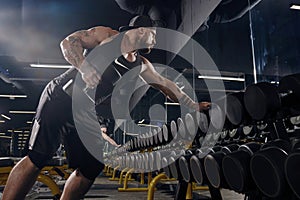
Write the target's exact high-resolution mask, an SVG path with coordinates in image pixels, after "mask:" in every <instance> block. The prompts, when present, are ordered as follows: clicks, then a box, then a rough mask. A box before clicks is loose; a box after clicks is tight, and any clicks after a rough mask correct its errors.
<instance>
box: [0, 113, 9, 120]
mask: <svg viewBox="0 0 300 200" xmlns="http://www.w3.org/2000/svg"><path fill="white" fill-rule="evenodd" d="M1 117H3V118H5V119H8V120H11V118H10V117H8V116H6V115H3V114H1Z"/></svg>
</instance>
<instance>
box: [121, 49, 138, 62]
mask: <svg viewBox="0 0 300 200" xmlns="http://www.w3.org/2000/svg"><path fill="white" fill-rule="evenodd" d="M122 55H123V57H124V58H125V59H126V60H127V61H128V62H134V61H136V52H135V51H134V52H130V53H125V54H122Z"/></svg>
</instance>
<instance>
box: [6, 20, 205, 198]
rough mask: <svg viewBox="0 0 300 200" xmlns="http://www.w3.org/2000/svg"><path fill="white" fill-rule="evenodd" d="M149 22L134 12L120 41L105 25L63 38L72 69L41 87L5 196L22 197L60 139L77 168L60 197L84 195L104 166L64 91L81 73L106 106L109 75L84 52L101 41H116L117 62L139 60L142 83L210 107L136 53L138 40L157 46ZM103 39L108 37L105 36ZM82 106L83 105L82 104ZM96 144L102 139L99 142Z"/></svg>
mask: <svg viewBox="0 0 300 200" xmlns="http://www.w3.org/2000/svg"><path fill="white" fill-rule="evenodd" d="M151 26H152V21H151V20H150V19H149V18H147V17H144V16H138V17H135V18H133V20H131V22H130V24H129V26H127V27H126V28H125V29H123V30H127V31H126V32H125V33H124V35H123V37H122V39H121V40H120V39H118V40H117V39H115V38H118V37H112V36H114V35H116V34H118V32H117V31H115V30H112V29H111V28H107V27H95V28H92V29H89V30H82V31H77V32H75V33H73V34H71V35H70V36H68V37H67V38H66V39H64V40H63V41H62V42H61V49H62V52H63V55H64V57H65V59H66V60H67V61H68V62H69V63H71V64H72V65H73V66H74V68H72V69H70V70H68V71H67V72H65V73H64V74H62V75H61V76H59V77H57V78H54V79H53V80H52V81H51V82H50V83H49V84H48V85H47V86H46V88H45V89H44V91H43V93H42V95H41V98H40V101H39V105H38V107H37V114H36V116H35V121H34V124H33V127H32V132H31V138H30V141H29V153H28V155H27V156H26V157H24V158H23V159H22V160H21V161H20V162H19V163H18V164H16V165H15V167H14V168H13V170H12V171H11V173H10V175H9V178H8V181H7V184H6V187H5V189H4V192H3V200H8V199H13V200H16V199H24V198H25V196H26V194H27V193H28V191H29V190H30V189H31V187H32V185H33V184H34V182H35V180H36V178H37V176H38V174H39V172H40V170H41V169H42V168H43V167H44V166H45V164H46V162H47V160H49V159H51V157H52V156H53V154H54V153H55V151H56V149H57V148H58V146H59V144H60V138H63V140H64V146H65V149H66V155H67V158H68V162H69V166H70V167H72V168H74V169H76V170H75V171H74V172H73V173H72V174H71V176H70V177H69V178H68V180H67V182H66V184H65V187H64V190H63V193H62V195H61V199H70V200H74V199H80V198H83V196H84V194H86V192H87V191H88V190H89V188H90V186H91V185H92V184H93V182H94V180H95V178H96V177H97V176H98V174H99V173H100V171H101V170H102V169H103V167H104V166H103V164H102V163H101V162H100V161H99V160H98V159H96V158H95V157H94V156H93V155H91V153H90V152H89V151H88V150H87V148H86V147H85V146H84V145H83V143H82V141H81V140H80V138H79V135H78V132H79V131H78V126H76V128H75V125H74V124H75V123H76V119H75V118H73V114H72V111H73V110H72V98H71V97H70V96H69V95H68V94H67V93H66V92H65V90H64V89H65V86H66V84H67V83H69V81H70V80H71V79H74V77H75V76H76V74H77V73H78V72H79V73H80V75H81V77H82V80H83V81H84V83H85V84H86V85H87V86H88V87H91V88H93V87H96V86H97V85H98V86H97V92H96V93H98V94H96V97H97V98H99V99H100V100H99V101H98V99H96V100H97V102H96V111H97V114H98V115H101V114H102V108H103V107H104V106H103V104H102V103H103V101H102V100H101V99H102V97H103V94H102V93H103V92H102V91H103V89H107V88H104V86H103V85H105V84H107V85H106V86H108V87H110V86H112V85H113V83H112V82H110V80H111V78H110V77H107V76H106V75H109V73H103V74H99V73H98V72H97V70H96V69H95V67H94V66H93V65H90V64H89V63H88V62H85V57H84V50H86V49H93V48H96V47H97V46H99V45H101V46H102V45H107V44H110V43H112V42H114V43H117V44H119V45H120V48H119V51H120V52H121V54H118V53H116V55H117V57H119V55H122V56H121V57H120V61H121V63H126V64H129V65H130V64H135V62H137V64H142V68H141V71H140V76H141V77H142V78H143V80H144V81H145V82H147V83H149V84H150V85H152V86H153V87H155V88H157V89H159V90H161V91H162V92H163V93H164V94H165V95H167V96H168V97H169V98H170V99H172V100H173V101H175V102H180V103H183V104H185V105H186V106H188V107H190V108H193V109H195V110H202V109H208V108H209V106H210V104H209V103H207V102H202V103H200V104H199V103H197V102H194V101H193V100H192V99H190V98H189V97H188V96H187V95H186V94H185V93H184V92H182V91H181V90H180V89H179V88H178V87H177V85H176V84H175V83H173V82H172V81H170V80H168V79H166V78H164V77H162V76H161V75H160V74H159V73H157V72H156V71H155V69H154V67H153V66H152V64H151V63H150V62H149V61H148V60H147V59H146V58H144V57H141V56H139V55H138V54H137V50H138V49H139V47H140V46H141V44H142V46H147V47H148V48H149V49H151V48H152V47H153V46H154V45H155V35H156V30H155V29H154V28H146V27H151ZM107 38H109V39H108V40H107ZM104 41H105V42H104ZM98 67H100V66H98ZM115 70H117V72H118V73H119V72H121V71H120V70H119V71H118V67H116V68H114V69H113V70H111V71H115ZM121 75H122V73H121ZM100 80H101V81H100ZM99 81H100V83H99ZM98 83H99V84H98ZM82 89H83V88H82ZM81 106H82V107H84V106H85V105H81ZM106 107H107V106H106ZM84 118H88V116H84ZM88 119H89V118H88ZM91 119H93V118H91ZM84 120H85V121H84ZM74 121H75V122H74ZM79 121H80V120H79ZM83 121H84V123H83V125H85V126H84V127H85V128H84V130H85V129H87V130H86V132H93V131H94V134H96V133H98V131H99V129H94V130H93V129H92V130H90V127H89V126H87V125H86V123H88V122H89V121H88V120H86V119H83ZM100 123H101V122H100ZM88 129H89V130H88ZM77 131H78V132H77ZM97 141H98V140H97ZM97 141H95V142H97ZM99 142H100V143H101V141H99ZM99 153H101V152H99Z"/></svg>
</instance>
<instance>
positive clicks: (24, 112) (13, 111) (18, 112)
mask: <svg viewBox="0 0 300 200" xmlns="http://www.w3.org/2000/svg"><path fill="white" fill-rule="evenodd" d="M9 113H10V114H35V113H36V112H35V111H25V110H10V111H9Z"/></svg>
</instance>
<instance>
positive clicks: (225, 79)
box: [198, 75, 245, 81]
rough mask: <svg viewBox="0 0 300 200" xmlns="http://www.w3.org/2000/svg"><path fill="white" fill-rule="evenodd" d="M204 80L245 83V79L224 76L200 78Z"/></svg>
mask: <svg viewBox="0 0 300 200" xmlns="http://www.w3.org/2000/svg"><path fill="white" fill-rule="evenodd" d="M198 78H202V79H214V80H224V81H245V79H244V78H235V77H222V76H201V75H200V76H198Z"/></svg>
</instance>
